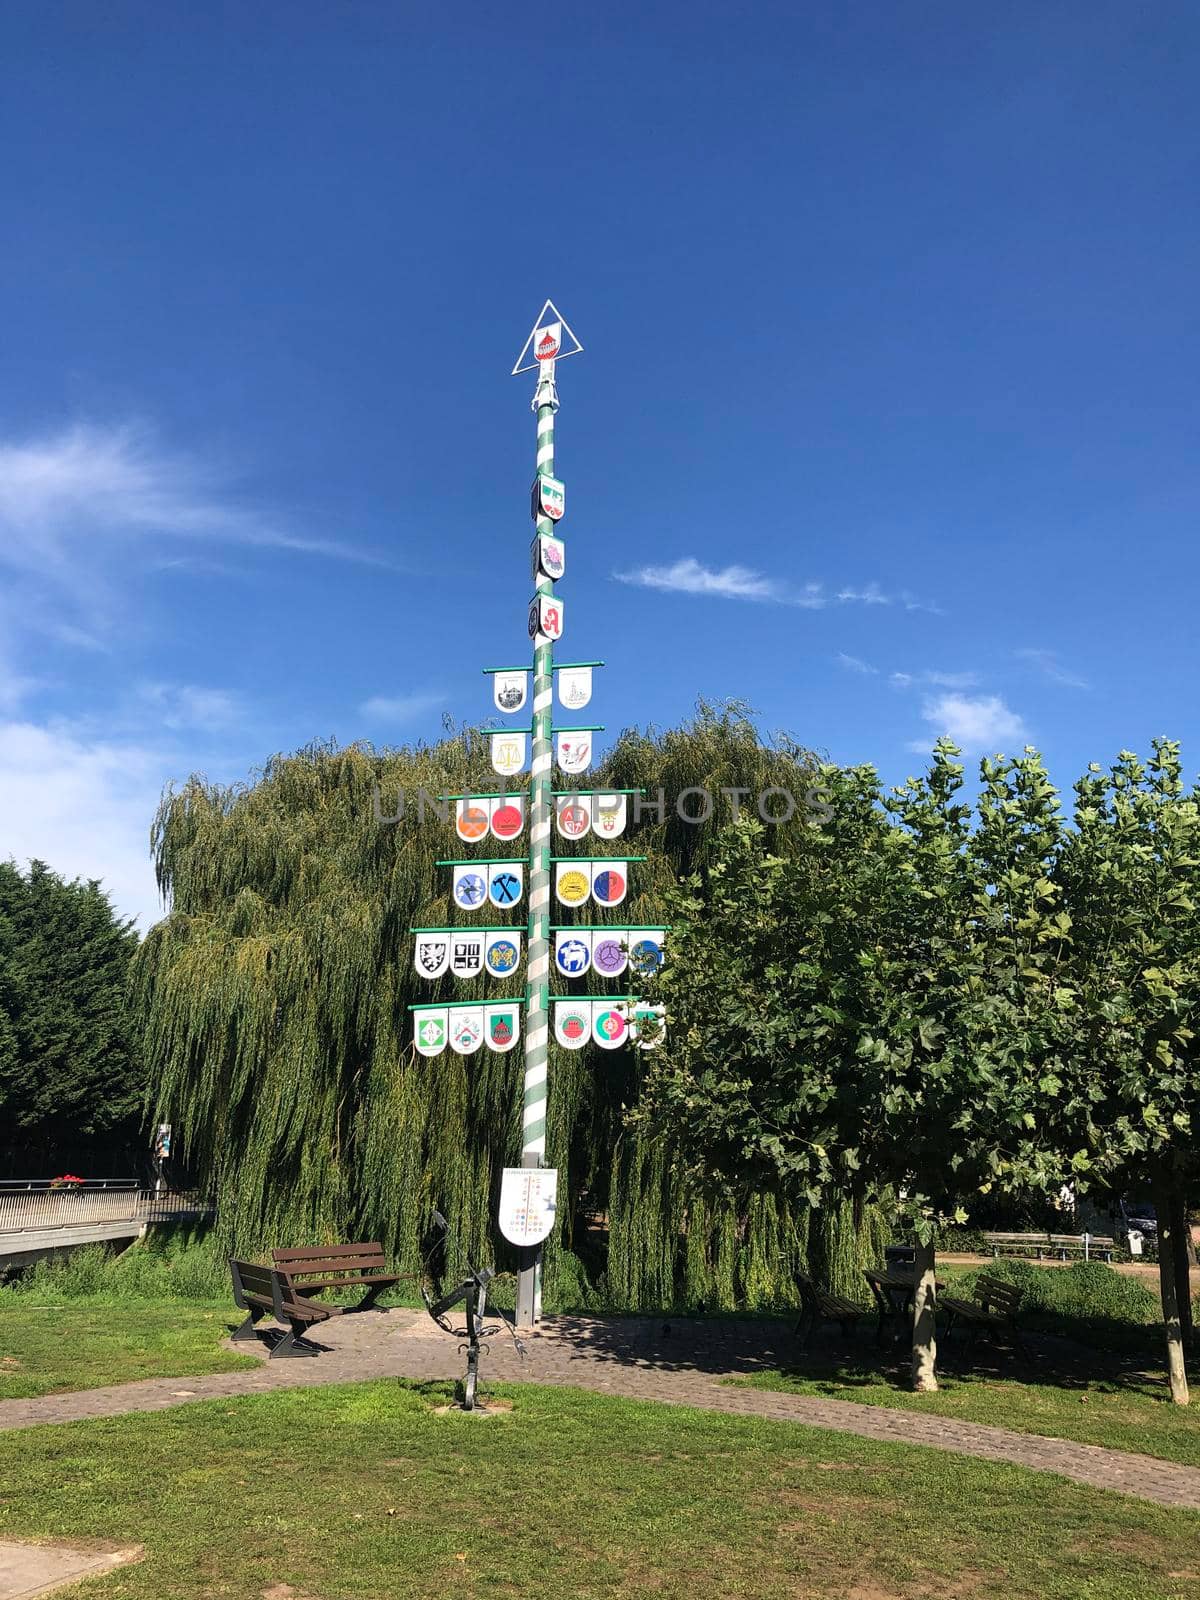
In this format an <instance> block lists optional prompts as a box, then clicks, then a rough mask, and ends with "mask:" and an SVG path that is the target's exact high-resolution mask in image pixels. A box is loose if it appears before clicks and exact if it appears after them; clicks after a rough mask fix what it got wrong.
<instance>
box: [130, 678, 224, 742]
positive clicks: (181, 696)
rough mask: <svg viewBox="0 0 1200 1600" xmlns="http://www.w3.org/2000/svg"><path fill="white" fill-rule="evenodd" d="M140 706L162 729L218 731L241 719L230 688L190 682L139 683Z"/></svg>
mask: <svg viewBox="0 0 1200 1600" xmlns="http://www.w3.org/2000/svg"><path fill="white" fill-rule="evenodd" d="M137 698H138V700H139V702H140V703H141V705H142V706H144V707H145V708H146V709H147V710H148V711H149V712H151V713H153V714H154V715H155V717H156V719H157V720H158V721H159V722H161V724H162V726H163V727H164V728H170V729H172V730H178V729H180V728H198V729H200V730H201V731H202V732H205V733H219V732H222V731H224V730H225V729H227V728H232V727H235V726H236V725H237V724H238V723H239V722H241V721H243V720H244V716H245V713H244V709H243V704H242V698H241V696H240V695H238V694H235V693H234V692H233V691H232V690H230V689H206V688H202V687H201V686H200V685H198V684H194V683H142V684H139V685H138V688H137Z"/></svg>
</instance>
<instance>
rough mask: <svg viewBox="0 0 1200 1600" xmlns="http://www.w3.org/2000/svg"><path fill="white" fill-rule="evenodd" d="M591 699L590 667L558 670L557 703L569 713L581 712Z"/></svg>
mask: <svg viewBox="0 0 1200 1600" xmlns="http://www.w3.org/2000/svg"><path fill="white" fill-rule="evenodd" d="M591 698H592V669H591V667H560V668H559V669H558V703H559V705H562V706H566V707H567V708H568V710H570V711H581V710H582V709H583V707H584V706H586V705H587V703H588V701H589V700H590V699H591Z"/></svg>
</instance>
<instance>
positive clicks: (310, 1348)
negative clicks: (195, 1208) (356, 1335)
mask: <svg viewBox="0 0 1200 1600" xmlns="http://www.w3.org/2000/svg"><path fill="white" fill-rule="evenodd" d="M229 1270H230V1272H231V1273H232V1275H233V1299H234V1303H235V1304H236V1305H237V1307H238V1309H239V1310H240V1311H244V1312H245V1313H246V1320H245V1322H243V1323H241V1324H240V1326H239V1327H238V1328H237V1329H236V1330H235V1332H234V1335H233V1337H234V1339H237V1340H248V1339H255V1340H257V1339H258V1338H259V1332H258V1323H259V1322H260V1321H261V1319H262V1318H263V1317H266V1316H273V1317H274V1318H275V1320H276V1322H283V1323H287V1324H288V1326H289V1328H290V1330H291V1331H290V1332H289V1333H286V1334H284V1335H283V1337H282V1338H277V1339H275V1340H273V1341H272V1343H271V1347H270V1356H271V1359H272V1360H274V1359H275V1357H276V1356H319V1355H320V1354H321V1347H320V1345H316V1344H313V1343H312V1342H311V1340H309V1339H306V1338H305V1337H304V1335H305V1334H306V1333H307V1332H308V1330H309V1329H310V1328H311V1327H312V1326H313V1324H314V1323H316V1322H327V1321H328V1320H329V1318H330V1317H340V1316H341V1314H342V1308H341V1306H322V1305H318V1304H317V1302H316V1301H315V1300H307V1299H305V1297H304V1296H303V1295H301V1294H298V1293H297V1292H296V1290H295V1289H294V1288H293V1287H292V1285H291V1283H289V1281H288V1278H287V1274H286V1273H283V1272H277V1271H276V1270H275V1269H274V1268H273V1267H262V1266H258V1265H257V1264H256V1263H255V1262H253V1261H237V1260H235V1259H234V1257H233V1256H230V1258H229Z"/></svg>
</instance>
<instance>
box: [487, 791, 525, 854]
mask: <svg viewBox="0 0 1200 1600" xmlns="http://www.w3.org/2000/svg"><path fill="white" fill-rule="evenodd" d="M488 820H489V823H490V825H491V829H492V833H493V834H494V835H495V836H496V838H497V839H499V840H500V841H501V843H506V842H507V841H508V840H509V839H515V838H516V837H517V835H518V834H519V833H520V832H521V830H522V829H523V828H524V826H525V797H524V795H519V794H514V795H501V796H499V797H498V798H497V799H495V800H493V801H491V803H490V808H489V818H488Z"/></svg>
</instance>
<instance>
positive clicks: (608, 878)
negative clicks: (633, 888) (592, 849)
mask: <svg viewBox="0 0 1200 1600" xmlns="http://www.w3.org/2000/svg"><path fill="white" fill-rule="evenodd" d="M628 874H629V864H628V862H626V861H593V862H592V899H593V900H594V901H595V902H596V904H597V905H598V906H619V905H620V904H621V902H622V901H623V900H624V898H625V894H626V891H627V890H628V888H629V876H628Z"/></svg>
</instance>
